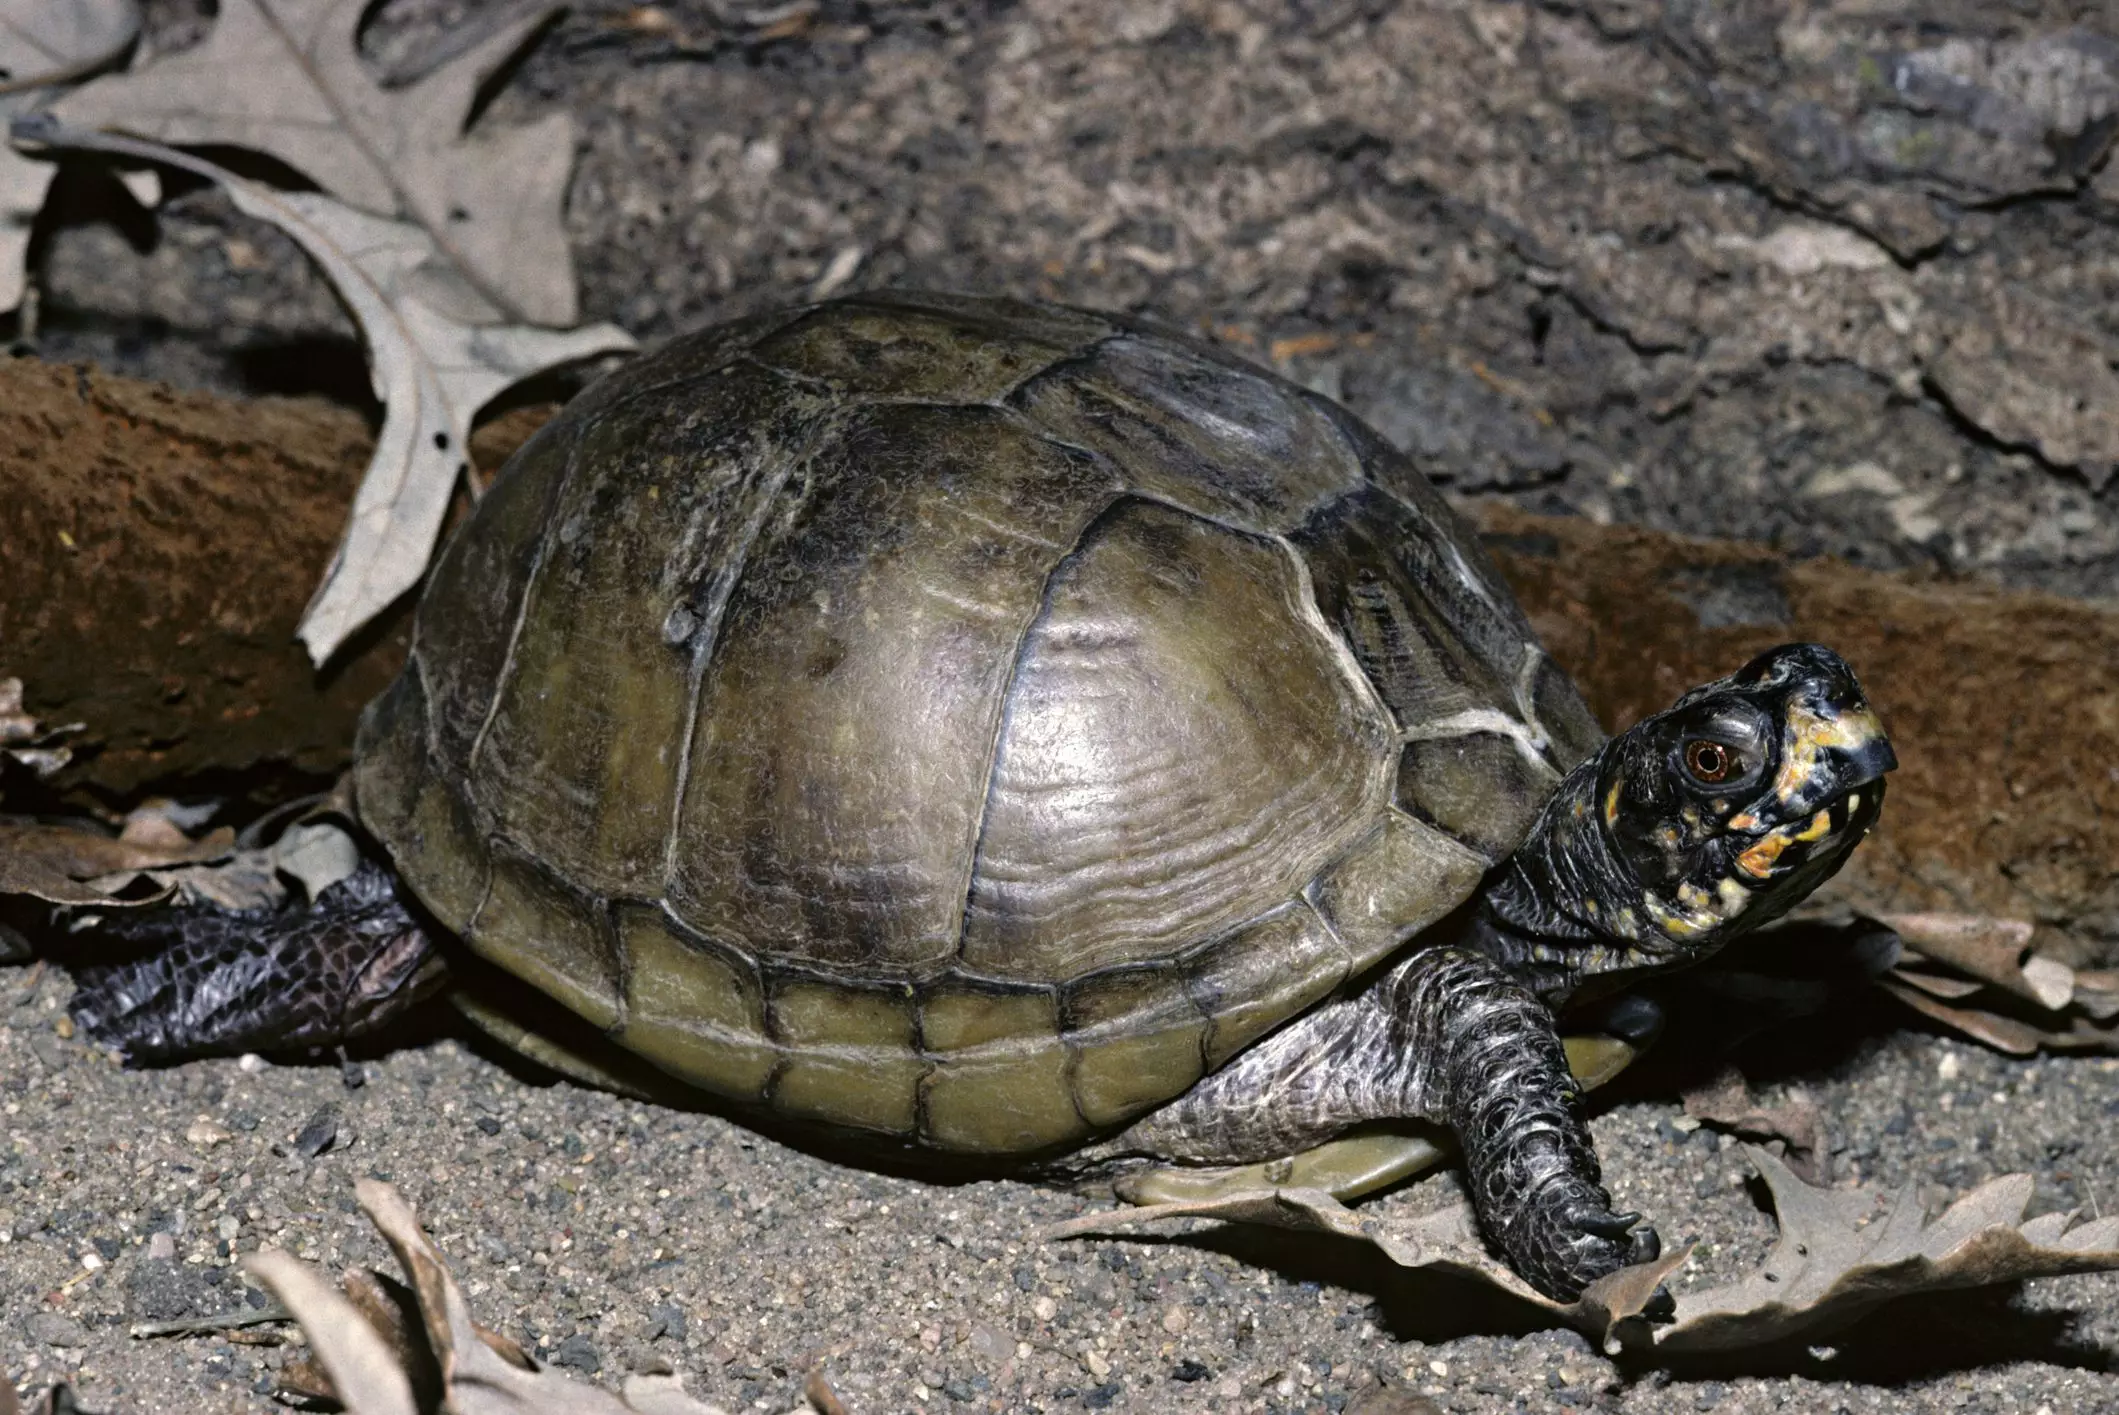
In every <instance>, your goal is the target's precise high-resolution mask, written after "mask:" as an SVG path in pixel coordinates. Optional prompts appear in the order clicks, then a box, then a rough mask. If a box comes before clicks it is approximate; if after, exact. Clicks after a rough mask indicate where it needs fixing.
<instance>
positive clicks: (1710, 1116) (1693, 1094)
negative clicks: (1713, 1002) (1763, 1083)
mask: <svg viewBox="0 0 2119 1415" xmlns="http://www.w3.org/2000/svg"><path fill="white" fill-rule="evenodd" d="M1684 1106H1685V1114H1687V1115H1689V1116H1691V1117H1693V1118H1694V1119H1695V1120H1699V1121H1703V1122H1705V1123H1706V1124H1708V1125H1712V1126H1716V1127H1717V1128H1720V1129H1725V1130H1729V1131H1733V1132H1734V1133H1736V1134H1738V1135H1748V1136H1750V1137H1751V1138H1753V1139H1755V1140H1780V1141H1782V1142H1783V1143H1785V1144H1786V1145H1787V1147H1788V1155H1787V1159H1788V1167H1789V1168H1790V1169H1793V1170H1794V1171H1795V1172H1796V1173H1797V1174H1800V1175H1801V1176H1802V1177H1803V1178H1804V1179H1806V1180H1808V1181H1809V1182H1810V1183H1812V1184H1819V1183H1822V1182H1824V1180H1825V1179H1826V1178H1828V1177H1829V1176H1828V1175H1827V1173H1826V1170H1827V1162H1828V1161H1829V1159H1830V1155H1831V1152H1830V1151H1829V1150H1828V1149H1827V1148H1826V1147H1825V1144H1824V1138H1825V1120H1824V1116H1823V1114H1822V1113H1820V1112H1819V1110H1818V1108H1817V1103H1816V1102H1815V1101H1812V1100H1810V1099H1809V1098H1808V1097H1798V1098H1795V1099H1792V1100H1790V1101H1789V1102H1788V1103H1787V1104H1785V1105H1777V1106H1769V1105H1766V1104H1764V1103H1763V1102H1761V1101H1758V1100H1756V1099H1754V1098H1753V1096H1752V1094H1751V1088H1750V1087H1749V1086H1748V1085H1746V1084H1745V1082H1744V1075H1743V1073H1742V1072H1740V1071H1738V1070H1737V1069H1736V1068H1735V1067H1734V1066H1725V1067H1723V1068H1722V1069H1721V1071H1720V1072H1719V1073H1717V1074H1716V1076H1715V1077H1714V1079H1713V1080H1712V1081H1709V1082H1708V1083H1707V1084H1706V1085H1704V1086H1700V1087H1697V1088H1695V1089H1693V1090H1689V1091H1687V1092H1685V1094H1684Z"/></svg>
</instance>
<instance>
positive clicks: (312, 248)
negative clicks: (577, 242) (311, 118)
mask: <svg viewBox="0 0 2119 1415" xmlns="http://www.w3.org/2000/svg"><path fill="white" fill-rule="evenodd" d="M224 13H226V12H225V11H224ZM13 134H14V139H15V141H16V142H17V143H27V144H31V145H41V146H47V147H56V148H69V149H78V150H81V151H86V152H100V153H108V154H111V155H113V156H119V157H128V158H133V159H136V160H140V161H147V162H159V163H164V164H167V165H169V166H172V167H179V168H182V169H184V170H185V171H188V172H192V173H196V174H197V175H199V176H202V177H205V178H207V179H208V180H210V181H214V182H218V183H220V184H221V186H222V187H224V188H225V189H226V190H227V192H228V195H229V198H230V199H231V200H232V201H233V202H234V203H235V205H236V208H237V209H238V210H239V211H241V212H243V213H244V214H245V215H247V216H253V217H256V218H257V219H259V220H261V221H269V222H271V223H272V224H273V225H275V226H277V227H279V228H280V229H281V230H282V231H285V232H286V233H287V234H288V235H290V236H292V237H293V238H294V239H295V241H296V242H298V243H299V244H300V245H301V247H302V250H303V251H304V252H305V253H307V255H308V256H309V258H310V259H311V260H314V261H315V262H316V263H317V265H318V266H320V267H321V268H322V269H323V271H324V274H325V275H326V276H327V277H329V279H330V281H331V284H332V287H333V288H334V289H335V290H336V291H337V293H338V296H339V298H340V299H341V300H343V301H344V302H345V305H346V308H347V309H348V310H349V311H351V313H352V315H353V318H354V321H355V323H356V324H358V325H359V326H360V331H361V338H362V340H363V342H364V343H365V344H366V346H367V352H368V371H369V377H370V379H371V380H372V382H373V384H374V388H375V396H376V399H377V400H378V401H379V402H381V403H382V405H383V409H384V417H383V426H382V431H381V433H380V434H379V435H378V436H377V437H376V441H375V453H374V455H373V456H372V457H371V458H370V459H369V462H368V469H367V471H366V472H365V473H364V474H363V475H362V478H361V485H360V490H359V491H358V492H357V493H356V494H355V496H354V501H353V511H352V514H351V516H350V517H349V518H348V520H347V524H346V533H345V536H344V538H343V539H341V540H340V542H339V546H338V551H337V553H336V554H335V555H334V556H333V557H332V562H331V566H330V568H329V569H328V570H326V571H325V573H324V582H323V584H322V585H320V586H319V587H318V589H317V592H316V595H315V597H314V598H313V599H311V600H310V602H309V607H308V609H307V610H305V611H304V612H303V615H302V622H301V625H300V627H299V628H298V629H297V630H296V633H297V635H298V636H299V637H300V638H301V640H302V642H303V643H305V644H306V645H308V648H309V654H310V657H311V658H313V659H314V660H315V661H316V662H317V663H318V664H319V665H321V664H322V663H323V662H324V661H325V660H327V659H329V658H330V657H331V655H332V654H333V653H334V652H335V651H336V650H337V649H338V647H339V646H340V645H341V644H343V643H344V642H345V641H346V640H347V639H348V638H349V637H351V636H352V635H353V634H354V633H355V632H357V631H358V630H359V629H360V628H361V626H362V625H364V624H366V623H367V622H368V621H369V620H370V619H371V618H373V617H374V616H375V615H376V614H377V613H379V612H381V611H382V610H383V609H384V608H385V607H387V606H388V605H389V604H390V602H391V601H393V600H395V599H396V598H397V597H398V596H399V595H401V594H403V593H405V591H407V590H409V589H411V588H412V586H413V585H415V584H417V583H418V582H419V577H420V576H421V575H422V574H423V573H425V571H426V567H427V560H428V558H429V557H430V556H431V555H432V554H433V553H434V543H435V541H436V539H437V538H438V537H439V536H440V534H441V526H442V519H443V517H444V516H445V515H446V514H447V512H448V509H449V497H450V495H451V494H452V492H453V491H454V489H455V487H456V481H457V478H458V477H459V476H461V475H462V474H463V472H464V471H465V470H466V469H467V467H468V463H467V461H466V458H467V456H468V455H469V453H468V449H469V446H470V440H471V419H472V417H473V416H474V415H475V414H476V413H477V412H478V410H479V409H480V408H481V407H483V406H484V405H485V404H486V403H487V402H489V401H490V400H491V399H493V398H494V397H495V396H496V395H498V394H499V393H501V392H502V391H503V390H505V389H507V388H508V387H510V386H511V385H513V384H515V383H517V382H519V381H521V380H522V379H524V378H527V377H529V376H530V375H532V374H535V373H541V372H543V371H545V370H546V369H551V368H556V367H559V366H561V365H563V364H569V363H576V362H579V361H581V360H584V359H589V358H594V357H596V356H598V355H601V354H611V353H621V352H625V351H629V350H631V349H633V348H634V347H635V345H634V342H633V338H632V336H631V335H629V334H627V333H626V332H625V331H624V330H622V329H620V328H618V327H617V326H616V325H613V324H596V325H590V326H587V327H585V328H582V329H566V330H558V329H540V328H536V327H533V326H529V325H510V324H500V323H497V322H494V321H496V320H497V319H498V318H499V311H497V310H496V309H495V308H494V307H493V306H492V305H491V304H489V303H487V302H486V301H485V299H484V298H483V296H481V295H480V294H479V292H478V291H476V290H474V289H471V288H469V287H467V286H466V285H465V284H464V283H463V281H462V279H461V278H460V277H459V276H458V275H457V274H456V272H455V271H454V270H453V268H452V267H451V266H450V265H449V264H448V263H447V262H446V261H444V260H443V259H441V255H442V253H441V252H439V251H437V250H436V248H435V245H434V243H433V242H432V241H431V240H429V239H428V237H427V233H426V232H425V231H424V230H422V229H421V228H420V227H418V226H414V225H412V224H410V223H408V222H403V221H386V220H384V219H383V218H381V217H377V216H370V215H369V214H367V213H366V212H362V211H356V210H354V209H353V208H352V207H349V206H346V205H345V204H343V203H341V202H337V201H333V200H332V199H331V198H330V197H326V196H321V195H318V194H317V193H315V192H281V191H274V190H273V189H271V188H269V187H263V186H260V185H258V184H257V183H255V182H250V181H246V180H245V179H243V178H241V177H238V176H236V175H235V174H234V173H232V172H229V171H227V170H226V169H225V168H221V167H217V166H215V165H214V164H213V163H211V162H207V161H205V160H203V159H201V158H197V157H193V156H191V155H190V154H188V153H182V152H178V151H176V150H174V149H172V148H167V147H162V146H160V145H158V144H155V143H147V142H138V141H135V140H132V139H129V138H123V137H114V136H111V135H108V134H103V133H94V132H88V131H84V130H78V129H69V128H67V127H65V126H64V125H63V124H61V123H58V122H56V121H53V120H52V119H51V118H50V117H49V116H47V115H41V114H40V115H33V116H31V117H29V118H24V119H17V120H16V122H15V123H14V126H13Z"/></svg>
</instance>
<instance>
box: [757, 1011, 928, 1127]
mask: <svg viewBox="0 0 2119 1415" xmlns="http://www.w3.org/2000/svg"><path fill="white" fill-rule="evenodd" d="M766 1006H767V1015H768V1018H769V1025H770V1026H771V1028H772V1032H773V1038H774V1040H775V1041H777V1042H778V1043H779V1044H780V1046H781V1048H782V1049H783V1051H784V1052H785V1054H786V1056H787V1061H786V1063H785V1064H784V1065H783V1066H782V1068H781V1070H780V1072H779V1074H778V1075H777V1076H776V1077H775V1078H774V1080H773V1083H772V1102H773V1105H774V1106H775V1107H776V1108H777V1109H779V1110H781V1111H783V1112H785V1113H787V1114H789V1115H795V1116H800V1117H802V1118H803V1119H806V1120H818V1121H824V1122H826V1123H828V1124H833V1125H845V1126H849V1127H852V1128H854V1129H860V1130H882V1131H885V1132H887V1133H889V1134H892V1135H907V1136H909V1135H912V1134H913V1133H915V1131H916V1130H917V1128H918V1124H919V1109H918V1096H919V1084H920V1077H921V1076H922V1075H923V1074H925V1072H926V1070H927V1063H926V1062H925V1061H923V1060H922V1059H921V1057H920V1054H919V1052H918V1051H917V1050H916V1049H915V1048H916V1041H917V1037H916V1034H915V1031H914V1026H913V999H912V995H911V993H910V991H909V990H903V989H855V988H848V987H840V986H837V985H835V984H831V983H822V982H810V981H793V980H776V981H774V982H772V983H771V984H769V986H768V995H767V1002H766Z"/></svg>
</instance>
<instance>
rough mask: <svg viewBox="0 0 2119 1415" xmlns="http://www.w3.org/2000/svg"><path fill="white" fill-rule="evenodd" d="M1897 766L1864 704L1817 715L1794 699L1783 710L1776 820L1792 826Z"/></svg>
mask: <svg viewBox="0 0 2119 1415" xmlns="http://www.w3.org/2000/svg"><path fill="white" fill-rule="evenodd" d="M1897 766H1898V754H1897V753H1896V752H1894V751H1892V750H1891V739H1890V738H1889V737H1888V736H1886V735H1885V734H1884V725H1883V723H1881V722H1879V721H1878V720H1877V717H1876V713H1875V712H1874V711H1872V710H1871V709H1870V707H1869V705H1868V704H1867V703H1861V702H1857V703H1855V704H1852V705H1850V706H1847V707H1844V708H1837V709H1828V710H1826V711H1823V712H1820V711H1818V710H1817V704H1815V703H1814V702H1805V701H1803V700H1802V699H1800V698H1798V699H1796V700H1795V701H1793V702H1791V703H1790V704H1789V706H1788V722H1787V729H1786V732H1785V740H1784V742H1783V744H1782V755H1781V769H1780V774H1779V775H1778V776H1776V777H1775V778H1774V781H1773V799H1774V803H1775V805H1776V806H1777V807H1778V808H1779V809H1778V814H1779V815H1780V817H1781V819H1782V820H1797V819H1800V818H1801V817H1803V816H1806V815H1809V814H1811V813H1813V812H1814V811H1816V810H1818V809H1819V808H1820V807H1822V806H1824V805H1826V804H1827V803H1829V802H1832V801H1836V800H1838V799H1839V798H1841V797H1843V796H1845V795H1847V794H1848V793H1849V792H1852V791H1858V790H1860V789H1861V788H1862V787H1864V786H1867V785H1868V784H1869V783H1870V782H1872V781H1875V780H1877V779H1878V778H1879V777H1881V776H1882V775H1883V774H1884V773H1885V772H1887V771H1891V770H1893V769H1895V768H1896V767H1897Z"/></svg>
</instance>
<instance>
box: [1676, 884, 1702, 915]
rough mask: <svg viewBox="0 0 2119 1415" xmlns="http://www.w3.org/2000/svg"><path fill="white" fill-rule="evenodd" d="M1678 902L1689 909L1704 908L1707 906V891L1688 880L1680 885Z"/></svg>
mask: <svg viewBox="0 0 2119 1415" xmlns="http://www.w3.org/2000/svg"><path fill="white" fill-rule="evenodd" d="M1678 903H1680V904H1682V905H1684V906H1685V907H1686V908H1687V909H1704V908H1706V907H1707V891H1706V890H1704V889H1702V888H1700V887H1699V886H1698V885H1696V884H1694V883H1693V882H1692V881H1691V880H1686V881H1685V882H1684V883H1683V884H1681V885H1679V886H1678Z"/></svg>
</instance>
